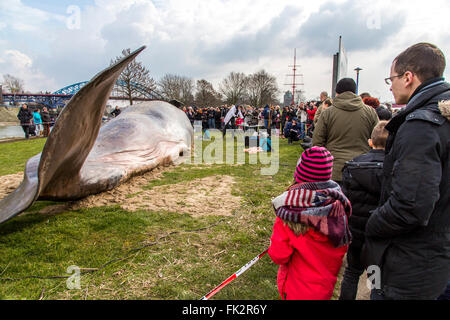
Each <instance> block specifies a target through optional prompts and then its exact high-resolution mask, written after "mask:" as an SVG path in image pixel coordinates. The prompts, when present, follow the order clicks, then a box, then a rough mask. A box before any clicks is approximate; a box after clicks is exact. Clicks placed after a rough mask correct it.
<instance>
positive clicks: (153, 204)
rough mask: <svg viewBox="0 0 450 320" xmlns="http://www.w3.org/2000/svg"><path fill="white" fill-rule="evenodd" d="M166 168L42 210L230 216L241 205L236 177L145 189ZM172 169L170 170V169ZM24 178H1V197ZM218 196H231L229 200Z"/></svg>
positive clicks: (44, 211)
mask: <svg viewBox="0 0 450 320" xmlns="http://www.w3.org/2000/svg"><path fill="white" fill-rule="evenodd" d="M163 170H164V168H157V169H155V170H153V171H150V172H148V173H146V174H144V175H141V176H137V177H134V178H132V179H130V180H129V181H127V182H125V183H123V184H121V185H119V186H118V187H116V188H115V189H113V190H110V191H106V192H103V193H100V194H96V195H92V196H89V197H86V198H84V199H81V200H79V201H70V202H65V203H61V204H58V205H53V206H47V207H45V208H43V209H41V210H40V211H39V212H40V213H43V214H48V213H59V212H63V211H67V210H76V209H80V208H92V207H100V206H109V205H119V206H120V207H121V208H123V209H125V210H128V211H136V210H140V209H143V210H165V211H172V212H180V213H188V214H190V215H191V216H194V217H197V216H204V215H218V216H229V215H231V214H232V211H233V209H234V208H236V207H239V206H240V203H241V198H240V197H236V196H233V195H232V194H231V190H232V186H233V184H234V179H233V178H232V177H230V176H222V175H215V176H209V177H206V178H202V179H195V180H193V181H189V182H183V183H177V184H171V185H164V186H156V187H153V188H152V189H150V190H145V189H144V188H143V187H145V186H147V185H148V183H149V181H151V180H154V179H159V178H160V177H161V175H162V172H163ZM169 170H170V169H169ZM22 178H23V174H22V173H18V174H11V175H6V176H2V177H0V199H2V198H3V197H5V196H6V195H7V194H9V193H11V192H12V191H14V190H15V189H16V188H17V187H18V186H19V184H20V183H21V181H22ZM217 199H227V201H226V203H224V202H223V201H217Z"/></svg>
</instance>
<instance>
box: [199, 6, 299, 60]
mask: <svg viewBox="0 0 450 320" xmlns="http://www.w3.org/2000/svg"><path fill="white" fill-rule="evenodd" d="M300 13H301V9H299V8H295V7H291V6H287V7H285V8H284V10H283V11H282V12H281V13H280V14H279V15H277V16H275V17H273V18H272V19H271V20H270V21H269V22H268V23H267V24H266V25H265V26H264V27H263V28H261V29H260V30H258V31H257V32H248V31H246V28H245V27H242V28H241V30H239V31H238V32H236V33H235V35H234V36H233V37H232V38H230V39H228V40H226V41H224V42H222V43H220V44H214V45H210V46H206V45H205V47H206V48H205V49H203V50H202V51H201V53H200V54H201V56H202V58H204V60H205V61H207V62H208V63H214V64H217V63H232V62H236V61H238V62H245V61H255V60H258V59H260V58H261V57H265V56H267V55H270V54H276V52H278V51H279V50H280V48H283V47H286V45H287V43H286V38H285V34H286V30H288V29H289V27H290V25H291V24H292V22H293V21H294V20H295V19H296V18H298V17H299V15H300Z"/></svg>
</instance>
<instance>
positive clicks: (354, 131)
mask: <svg viewBox="0 0 450 320" xmlns="http://www.w3.org/2000/svg"><path fill="white" fill-rule="evenodd" d="M377 123H378V116H377V114H376V112H375V110H374V109H373V108H372V107H368V106H366V105H365V104H364V103H363V101H362V99H361V97H360V96H358V95H356V83H355V81H354V80H353V79H351V78H344V79H341V80H339V82H338V83H337V85H336V98H335V99H334V100H333V104H332V106H331V107H329V108H327V109H326V110H324V111H323V112H322V113H321V115H320V118H319V120H318V121H317V125H316V128H315V130H314V134H313V140H312V145H313V146H320V147H325V148H327V149H328V150H329V151H330V152H331V154H332V155H333V157H334V160H335V165H334V169H333V177H332V179H333V180H334V181H337V182H339V183H340V182H341V181H342V168H343V167H344V164H345V162H347V161H349V160H351V159H353V158H355V157H356V156H359V155H361V154H363V153H367V152H369V150H370V148H369V146H368V145H367V140H368V139H370V135H371V134H372V130H373V128H374V127H375V126H376V124H377Z"/></svg>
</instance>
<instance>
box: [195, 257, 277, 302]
mask: <svg viewBox="0 0 450 320" xmlns="http://www.w3.org/2000/svg"><path fill="white" fill-rule="evenodd" d="M267 251H269V249H266V250H265V251H264V252H263V253H261V254H259V255H258V256H256V257H254V258H253V259H252V260H251V261H250V262H248V263H247V264H246V265H245V266H243V267H242V268H240V269H239V270H238V271H236V272H235V273H234V274H233V275H231V276H230V277H228V278H227V279H226V280H225V281H224V282H222V283H221V284H220V285H218V286H217V287H215V288H214V289H212V290H211V291H210V292H209V293H207V294H206V295H205V296H203V298H201V299H200V300H209V298H211V297H212V296H213V295H215V294H216V293H217V292H219V291H220V290H222V288H223V287H225V286H226V285H228V284H229V283H230V282H231V281H233V280H234V279H236V278H237V277H239V276H240V275H241V274H243V273H244V272H245V271H247V270H248V269H250V267H251V266H253V265H254V264H255V263H256V262H258V261H259V259H261V257H262V256H264V255H265V254H266V253H267Z"/></svg>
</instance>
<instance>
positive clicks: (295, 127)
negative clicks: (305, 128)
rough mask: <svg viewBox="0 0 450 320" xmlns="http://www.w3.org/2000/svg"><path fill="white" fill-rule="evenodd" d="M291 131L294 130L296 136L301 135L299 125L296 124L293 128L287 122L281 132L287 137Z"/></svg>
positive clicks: (290, 123)
mask: <svg viewBox="0 0 450 320" xmlns="http://www.w3.org/2000/svg"><path fill="white" fill-rule="evenodd" d="M291 129H292V130H295V131H296V133H297V135H300V134H301V133H302V128H301V126H300V124H299V123H297V124H296V125H295V126H293V125H292V122H288V123H287V124H286V127H285V128H284V130H283V135H284V136H285V137H288V136H289V135H290V132H291Z"/></svg>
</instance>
